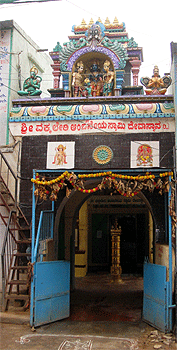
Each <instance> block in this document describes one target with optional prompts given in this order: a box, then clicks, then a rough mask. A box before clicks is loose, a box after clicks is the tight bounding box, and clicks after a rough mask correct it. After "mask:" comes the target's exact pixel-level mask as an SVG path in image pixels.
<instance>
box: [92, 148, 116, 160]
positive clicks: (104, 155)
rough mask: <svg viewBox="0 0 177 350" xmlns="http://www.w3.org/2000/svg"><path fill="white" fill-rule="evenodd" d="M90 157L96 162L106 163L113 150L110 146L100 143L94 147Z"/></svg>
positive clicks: (110, 157)
mask: <svg viewBox="0 0 177 350" xmlns="http://www.w3.org/2000/svg"><path fill="white" fill-rule="evenodd" d="M92 157H93V159H94V160H95V162H96V163H98V164H106V163H109V162H110V160H111V159H112V157H113V151H112V149H111V148H110V147H108V146H104V145H101V146H98V147H96V148H95V149H94V151H93V154H92Z"/></svg>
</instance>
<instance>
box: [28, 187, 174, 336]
mask: <svg viewBox="0 0 177 350" xmlns="http://www.w3.org/2000/svg"><path fill="white" fill-rule="evenodd" d="M88 185H92V186H93V184H92V183H91V181H90V183H88ZM92 192H93V191H92ZM92 192H91V190H88V191H87V192H84V194H83V193H80V192H76V191H74V190H73V191H72V193H70V195H69V196H63V199H61V200H60V202H59V203H58V204H59V205H58V210H56V215H55V224H54V226H55V229H54V237H53V238H54V239H53V253H54V254H53V257H54V260H60V259H61V257H62V256H63V259H64V260H65V261H66V262H67V263H69V265H70V278H69V280H70V290H69V288H68V290H67V291H64V293H66V292H67V293H68V291H69V293H71V305H70V301H69V300H70V298H68V299H67V302H68V303H67V309H69V308H70V306H71V313H70V316H69V318H72V319H73V320H74V319H75V318H76V316H77V320H78V317H81V316H82V317H83V319H80V320H81V321H82V320H88V319H92V320H94V321H100V320H105V321H109V320H110V321H111V320H112V321H116V322H118V321H120V320H121V317H123V316H122V315H124V317H125V315H126V317H127V319H128V320H129V321H130V322H131V321H133V320H135V319H136V321H137V320H140V319H141V312H142V310H143V316H144V320H145V321H147V322H148V323H150V324H152V325H155V326H156V327H157V328H158V327H159V329H161V330H163V331H170V330H171V323H170V322H171V315H170V316H169V317H168V315H167V313H166V308H167V307H168V308H169V305H170V307H171V305H172V303H171V304H170V295H171V291H172V289H171V287H172V285H171V284H170V283H171V282H172V274H171V271H170V281H168V280H166V273H167V271H166V270H167V267H166V266H160V268H161V267H162V269H161V270H162V271H161V273H159V265H160V264H159V265H158V263H157V262H156V264H153V263H152V262H154V261H155V258H156V256H155V251H154V248H155V247H156V248H158V245H157V244H155V233H156V235H157V233H158V232H155V230H154V218H153V216H152V215H153V214H152V209H151V206H150V204H149V202H148V200H147V199H146V197H145V196H144V195H143V193H138V195H136V196H131V197H127V196H123V195H120V194H115V195H113V193H112V195H110V193H109V190H108V191H107V190H106V191H102V192H101V193H100V194H92ZM53 213H54V211H53ZM33 224H34V223H33ZM117 225H118V226H117ZM33 226H34V225H33ZM169 227H171V226H170V221H169ZM117 228H118V231H119V235H118V236H119V238H120V240H118V242H120V246H119V249H117V247H118V246H117V247H113V242H114V241H113V237H114V236H113V235H114V234H115V231H116V232H117ZM38 232H39V233H38V235H39V236H40V231H39V230H38ZM169 232H170V231H169ZM61 233H62V234H61ZM110 233H111V234H110ZM61 241H62V242H63V243H62V244H60V243H61ZM38 242H39V237H38V239H36V245H35V247H34V248H35V249H34V253H35V254H37V252H38ZM48 243H49V242H48ZM46 244H47V242H46ZM54 244H55V248H57V249H54ZM48 248H49V247H48ZM61 248H62V251H60V249H61ZM166 248H167V249H168V247H165V248H163V249H166ZM116 249H117V253H116V254H117V256H120V260H119V261H118V259H117V260H116V255H113V254H114V253H113V251H116ZM158 249H160V250H161V249H162V247H161V245H159V248H158ZM47 250H48V249H47V248H46V252H47ZM57 250H58V252H59V251H60V257H59V253H58V259H56V252H57ZM160 250H159V251H160ZM35 254H34V256H33V257H34V261H36V262H37V264H38V261H37V260H35ZM41 255H43V253H42V254H41ZM36 256H37V255H36ZM50 256H52V254H50ZM113 256H114V259H112V257H113ZM40 258H41V256H40ZM48 258H49V255H48V256H47V254H46V260H45V263H44V262H42V261H41V262H39V264H42V265H41V268H42V269H44V267H45V266H47V268H48V267H50V268H51V270H52V276H53V281H57V284H56V287H57V286H58V285H61V286H62V285H63V283H62V280H61V273H60V271H58V272H57V273H56V274H55V270H54V268H53V266H52V264H51V262H52V261H50V259H48ZM157 258H158V256H157ZM144 260H146V263H145V264H144ZM113 261H114V262H113ZM115 261H116V264H118V267H119V269H118V270H119V271H120V272H119V278H118V279H117V280H116V278H115V277H116V276H115V273H114V272H113V269H112V267H113V265H114V267H115V266H116V265H115ZM149 262H150V263H149ZM37 264H36V266H37ZM49 265H50V266H49ZM56 265H57V267H58V264H56ZM161 265H162V264H161ZM164 265H165V264H164ZM143 268H144V272H145V273H146V274H145V275H144V276H146V278H144V281H143ZM35 269H36V271H35V278H34V282H33V285H32V289H33V290H34V291H35V290H36V286H37V282H36V281H39V282H40V283H43V282H41V281H40V279H39V276H38V272H37V267H35ZM41 275H42V274H41ZM50 275H51V273H50ZM154 275H155V276H159V282H158V285H157V282H156V281H157V279H156V278H154V277H153V276H154ZM67 276H69V274H68V273H67ZM151 280H153V284H152V283H151ZM143 282H144V283H143ZM158 286H162V288H160V289H158V288H157V287H158ZM150 288H151V289H150ZM143 289H144V291H143ZM38 290H40V288H39V289H38ZM154 291H156V292H157V293H156V294H157V298H156V299H155V300H154ZM166 291H167V292H166ZM145 292H146V293H145ZM149 292H150V293H149ZM161 292H162V293H161ZM143 293H144V295H143ZM61 294H63V291H62V292H61ZM56 295H58V292H57V288H56V289H55V290H54V291H53V294H52V297H53V296H54V299H55V296H56ZM149 296H150V298H149ZM158 298H159V299H158ZM44 299H45V301H46V300H47V307H48V311H49V312H48V313H49V318H48V319H47V320H46V318H45V319H44V317H43V316H45V315H42V317H43V318H42V321H40V322H42V323H43V324H44V323H48V322H49V321H48V320H49V319H50V315H51V308H50V303H49V301H50V300H48V299H51V297H50V298H48V295H45V296H44ZM158 300H160V302H156V301H158ZM37 301H38V295H35V296H34V301H33V300H32V303H31V304H32V305H34V308H33V310H37ZM60 301H61V300H57V310H60V308H61V303H60ZM142 301H143V303H142ZM133 305H134V306H133ZM161 305H162V307H161ZM159 308H161V309H160V312H161V313H160V315H161V316H158V317H157V318H156V315H157V314H158V310H159ZM33 310H32V312H31V324H33V316H34V315H33V313H34V312H33ZM55 310H56V307H55ZM130 310H131V311H132V313H131V314H130V313H129V312H130ZM149 310H152V312H150V314H149ZM95 312H96V314H95ZM135 314H136V315H137V318H136V317H135V316H134V315H135ZM58 317H59V318H58ZM62 317H63V316H62ZM65 317H66V316H64V318H65ZM126 317H125V318H126ZM36 319H37V315H36ZM57 319H58V320H59V319H61V317H60V315H57V316H56V318H55V320H57ZM122 320H123V319H122ZM156 321H157V322H156ZM42 323H41V324H42ZM34 324H35V323H34ZM35 325H40V323H39V324H35Z"/></svg>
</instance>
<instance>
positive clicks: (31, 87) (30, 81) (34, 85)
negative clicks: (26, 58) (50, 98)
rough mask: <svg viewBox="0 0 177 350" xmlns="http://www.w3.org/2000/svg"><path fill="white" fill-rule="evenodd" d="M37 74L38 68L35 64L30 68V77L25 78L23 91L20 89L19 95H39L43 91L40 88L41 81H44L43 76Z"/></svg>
mask: <svg viewBox="0 0 177 350" xmlns="http://www.w3.org/2000/svg"><path fill="white" fill-rule="evenodd" d="M37 74H38V69H37V68H36V67H35V66H33V67H32V68H31V69H30V77H29V78H27V79H25V81H24V83H23V91H18V95H20V96H24V95H30V96H39V95H40V94H41V93H42V91H41V90H40V83H41V81H42V78H41V77H40V76H39V75H37Z"/></svg>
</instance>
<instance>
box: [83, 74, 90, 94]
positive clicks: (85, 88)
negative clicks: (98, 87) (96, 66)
mask: <svg viewBox="0 0 177 350" xmlns="http://www.w3.org/2000/svg"><path fill="white" fill-rule="evenodd" d="M91 92H92V88H91V86H90V79H88V78H86V79H85V80H84V86H83V90H82V96H84V97H89V96H91Z"/></svg>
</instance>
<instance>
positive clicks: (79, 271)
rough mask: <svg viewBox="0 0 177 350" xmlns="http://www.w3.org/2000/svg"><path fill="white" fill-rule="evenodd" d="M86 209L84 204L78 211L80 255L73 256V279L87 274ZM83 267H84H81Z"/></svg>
mask: <svg viewBox="0 0 177 350" xmlns="http://www.w3.org/2000/svg"><path fill="white" fill-rule="evenodd" d="M87 242H88V208H87V202H85V203H84V204H83V205H82V207H81V209H80V210H79V251H80V252H82V253H81V254H77V253H76V254H75V265H77V266H80V267H75V277H84V276H86V273H87V266H88V262H87V254H88V244H87ZM82 266H84V267H82Z"/></svg>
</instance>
